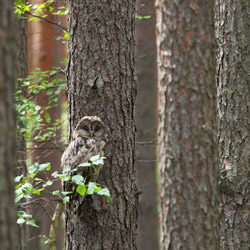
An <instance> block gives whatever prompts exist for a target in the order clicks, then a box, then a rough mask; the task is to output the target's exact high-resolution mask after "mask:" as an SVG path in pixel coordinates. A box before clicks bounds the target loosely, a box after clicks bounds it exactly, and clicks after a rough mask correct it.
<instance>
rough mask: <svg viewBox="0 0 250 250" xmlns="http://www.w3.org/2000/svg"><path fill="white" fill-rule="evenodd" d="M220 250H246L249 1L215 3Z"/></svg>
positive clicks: (249, 245)
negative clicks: (219, 161)
mask: <svg viewBox="0 0 250 250" xmlns="http://www.w3.org/2000/svg"><path fill="white" fill-rule="evenodd" d="M215 10H216V38H217V46H218V53H217V86H218V92H217V93H218V94H217V95H218V98H217V100H218V103H217V106H218V122H219V123H218V124H219V126H218V135H219V149H220V160H221V163H220V171H219V173H220V176H219V177H220V190H221V204H220V216H221V218H220V237H221V244H220V245H221V249H230V250H235V249H239V250H247V249H250V231H249V227H250V185H249V178H250V164H249V152H250V147H249V135H250V130H249V114H250V95H249V87H250V80H249V70H250V32H249V21H250V2H249V0H239V1H226V0H217V1H216V7H215Z"/></svg>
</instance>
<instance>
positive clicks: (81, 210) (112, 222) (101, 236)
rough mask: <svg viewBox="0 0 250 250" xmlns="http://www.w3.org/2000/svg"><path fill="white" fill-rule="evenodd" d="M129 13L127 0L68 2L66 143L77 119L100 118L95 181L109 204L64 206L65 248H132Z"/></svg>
mask: <svg viewBox="0 0 250 250" xmlns="http://www.w3.org/2000/svg"><path fill="white" fill-rule="evenodd" d="M134 9H135V6H134V1H132V0H129V1H127V2H126V3H125V2H123V1H121V0H111V1H103V0H97V1H92V0H87V1H81V0H75V1H69V10H70V18H69V64H68V70H67V94H68V112H69V130H68V131H69V138H70V137H71V133H72V129H74V127H75V125H76V123H77V122H78V121H79V119H80V118H81V117H83V116H85V115H97V116H99V117H101V118H102V120H103V121H104V123H105V126H106V128H107V132H108V144H107V146H106V148H105V156H106V157H107V160H106V161H105V165H104V167H103V169H102V171H101V173H100V176H99V179H98V180H97V181H98V183H101V184H102V185H105V186H106V187H107V188H108V189H110V191H111V196H112V198H113V199H114V204H110V203H107V201H106V198H105V197H97V196H93V197H89V196H87V197H86V199H85V202H84V204H83V205H82V206H81V207H78V208H77V209H76V210H77V214H74V213H73V211H72V210H69V209H67V207H66V211H65V213H66V249H119V250H122V249H129V250H133V249H136V240H135V238H136V228H137V206H138V197H137V196H138V193H137V188H136V184H135V167H134V161H135V154H134V150H135V110H134V105H135V93H136V83H135V80H134V13H135V10H134Z"/></svg>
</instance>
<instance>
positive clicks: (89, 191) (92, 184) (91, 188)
mask: <svg viewBox="0 0 250 250" xmlns="http://www.w3.org/2000/svg"><path fill="white" fill-rule="evenodd" d="M96 189H98V187H97V185H96V183H95V182H89V183H88V189H87V194H89V195H91V194H93V193H94V192H95V190H96Z"/></svg>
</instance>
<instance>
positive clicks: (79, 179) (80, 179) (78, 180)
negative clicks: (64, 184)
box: [72, 175, 84, 184]
mask: <svg viewBox="0 0 250 250" xmlns="http://www.w3.org/2000/svg"><path fill="white" fill-rule="evenodd" d="M72 181H73V182H74V183H76V184H80V183H81V182H83V181H84V178H83V177H82V176H81V175H74V176H73V177H72Z"/></svg>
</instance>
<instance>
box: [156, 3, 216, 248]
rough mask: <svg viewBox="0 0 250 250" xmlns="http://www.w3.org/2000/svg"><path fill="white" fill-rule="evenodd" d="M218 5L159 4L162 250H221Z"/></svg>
mask: <svg viewBox="0 0 250 250" xmlns="http://www.w3.org/2000/svg"><path fill="white" fill-rule="evenodd" d="M213 18H214V15H213V1H205V2H204V1H201V0H192V1H177V2H176V1H162V0H158V2H157V46H158V48H157V49H158V73H159V74H158V87H159V131H158V139H159V142H158V143H159V164H160V190H161V191H160V192H161V194H160V195H161V249H218V248H219V227H218V225H219V221H218V213H219V212H218V197H217V196H218V195H217V165H218V157H217V155H218V153H217V151H218V147H217V138H216V133H217V130H216V84H215V77H214V75H215V60H214V53H213V45H214V25H213Z"/></svg>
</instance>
